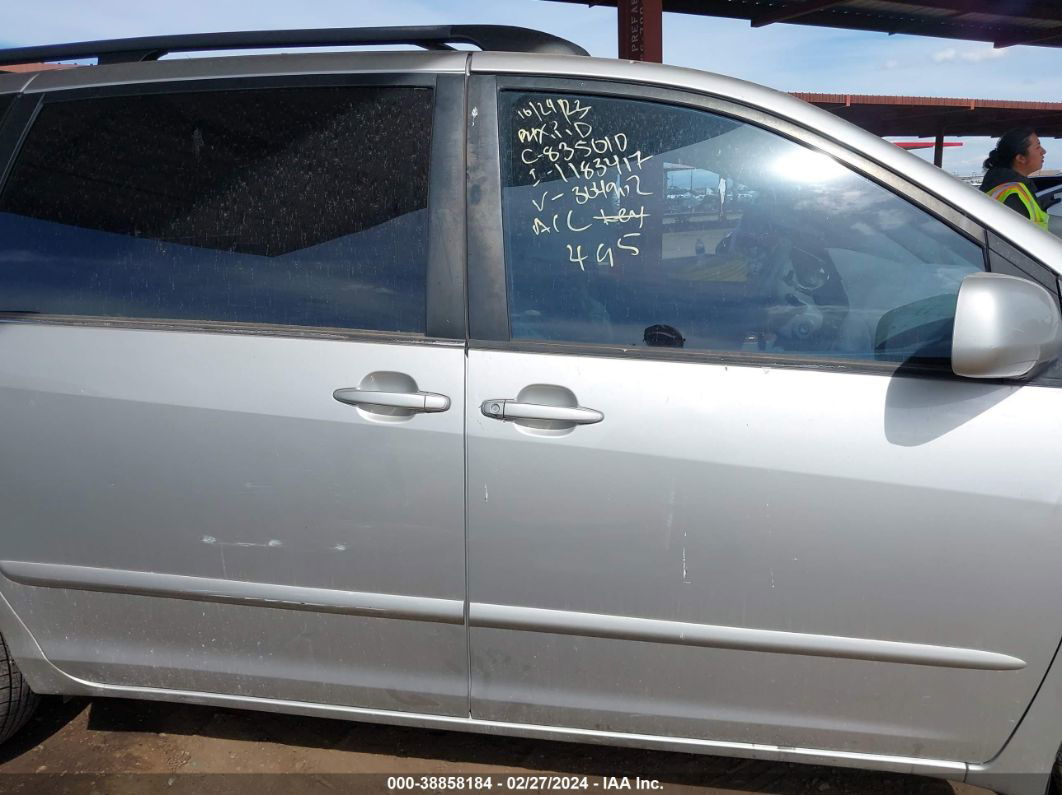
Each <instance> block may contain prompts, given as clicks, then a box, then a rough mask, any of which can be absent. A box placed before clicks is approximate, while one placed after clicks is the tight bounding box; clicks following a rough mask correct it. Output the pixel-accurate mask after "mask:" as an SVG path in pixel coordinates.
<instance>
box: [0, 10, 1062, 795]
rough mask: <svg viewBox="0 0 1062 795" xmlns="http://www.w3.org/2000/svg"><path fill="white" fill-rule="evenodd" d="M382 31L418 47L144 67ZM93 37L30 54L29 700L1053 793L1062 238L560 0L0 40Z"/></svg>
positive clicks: (835, 123) (24, 697)
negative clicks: (286, 24) (450, 18)
mask: <svg viewBox="0 0 1062 795" xmlns="http://www.w3.org/2000/svg"><path fill="white" fill-rule="evenodd" d="M380 41H385V42H411V43H416V44H421V45H423V46H425V47H426V48H428V51H426V52H414V51H396V52H339V53H309V54H307V53H300V54H295V55H248V56H240V57H195V58H185V59H175V60H165V59H163V60H159V57H160V56H161V55H163V54H165V53H166V52H174V51H182V50H185V51H204V50H211V49H233V48H236V47H266V46H295V45H300V44H354V43H363V42H380ZM453 41H474V42H476V43H478V44H480V45H481V46H482V47H483V49H482V50H479V51H459V50H448V49H446V45H447V43H448V42H453ZM499 50H502V51H499ZM521 50H522V51H521ZM91 57H95V58H98V60H99V65H94V66H82V67H77V68H72V69H64V70H54V71H41V72H33V73H20V74H8V75H0V116H2V122H0V180H2V182H0V303H2V305H0V311H2V318H0V319H2V321H3V322H2V323H0V422H2V427H3V430H4V434H3V445H2V454H0V506H2V511H0V632H2V635H3V642H4V644H6V646H4V647H3V648H4V655H3V657H4V658H5V660H6V664H7V665H8V666H10V667H9V669H8V670H9V677H10V679H9V681H8V685H7V691H6V692H7V693H8V694H9V697H8V698H7V699H5V701H4V703H3V704H0V717H2V718H3V720H2V725H3V730H4V733H5V734H10V733H11V732H13V731H14V730H15V729H17V728H18V725H19V724H20V723H22V722H23V721H24V720H25V718H26V716H27V715H28V713H29V710H30V709H31V707H32V705H33V701H34V697H33V693H64V694H82V695H89V696H121V697H125V698H142V699H156V700H172V701H182V702H193V703H200V704H215V705H227V706H240V707H246V708H249V709H258V710H272V711H282V712H294V713H300V714H307V715H322V716H331V717H346V718H350V719H352V720H359V721H377V722H385V723H395V724H405V725H414V726H427V727H438V728H447V729H464V730H468V731H473V732H495V733H510V734H518V735H525V736H533V737H543V738H553V739H565V740H577V741H585V742H597V743H611V744H617V745H630V746H643V747H651V748H661V749H671V750H680V751H688V752H700V753H707V754H722V755H727V756H737V757H755V758H770V759H780V760H788V761H797V762H815V763H820V764H832V765H842V766H853V767H862V768H872V769H880V770H892V771H909V772H914V773H920V774H923V775H930V776H938V777H942V778H947V779H952V780H956V781H969V782H972V783H975V784H980V785H982V786H985V787H989V788H994V789H997V790H998V791H1000V792H1004V793H1013V795H1032V794H1033V793H1037V794H1038V793H1042V792H1043V791H1044V790H1045V788H1046V787H1047V786H1048V783H1049V778H1050V776H1051V771H1052V763H1053V762H1054V759H1055V754H1056V751H1057V749H1058V747H1059V744H1060V743H1062V663H1055V657H1056V654H1057V652H1058V649H1059V643H1060V640H1062V576H1059V572H1060V570H1062V365H1060V364H1059V363H1058V361H1057V359H1056V357H1057V355H1058V353H1059V349H1060V341H1062V316H1060V310H1059V283H1058V273H1059V272H1060V271H1062V243H1060V242H1059V241H1058V240H1056V239H1055V238H1053V237H1051V236H1050V235H1048V234H1045V233H1044V232H1042V231H1040V230H1039V229H1037V228H1036V227H1035V226H1034V225H1033V224H1030V223H1029V222H1028V221H1026V220H1024V219H1022V218H1021V217H1020V216H1019V215H1018V214H1016V213H1013V212H1012V211H1010V210H1008V209H1007V208H1005V207H1003V206H1002V205H1000V204H998V203H996V202H994V201H992V200H991V199H989V198H988V197H986V196H984V195H982V194H980V193H979V192H978V191H976V190H975V189H972V188H970V187H968V186H966V185H964V184H962V183H961V182H959V181H957V180H955V179H953V178H952V177H950V176H948V175H947V174H945V173H943V172H941V171H939V170H937V169H935V168H934V167H932V166H930V165H928V164H927V163H925V162H923V161H921V160H919V159H917V158H915V157H913V156H911V155H909V154H907V153H905V152H903V151H901V150H900V149H898V148H897V147H895V146H893V145H891V144H889V143H887V142H885V141H883V140H881V139H879V138H876V137H874V136H873V135H870V134H869V133H866V132H864V131H862V130H860V129H857V128H855V127H853V126H851V125H849V124H847V123H845V122H843V121H840V120H839V119H837V118H835V117H834V116H832V115H829V114H828V113H826V112H823V111H821V110H818V109H816V108H814V107H812V106H810V105H807V104H804V103H803V102H801V101H799V100H796V99H794V98H792V97H789V96H787V95H784V94H780V93H777V92H774V91H771V90H769V89H766V88H762V87H759V86H756V85H752V84H749V83H745V82H741V81H738V80H734V79H730V78H726V77H721V76H717V75H711V74H705V73H702V72H697V71H692V70H687V69H678V68H672V67H667V66H659V65H652V64H644V63H633V62H624V61H614V60H603V59H592V58H588V57H585V56H584V55H580V54H579V50H578V48H577V47H575V46H574V45H570V44H567V43H565V42H560V41H558V40H555V39H553V38H552V37H549V36H545V35H543V34H536V33H533V32H530V31H522V30H518V29H505V28H489V27H458V26H454V27H451V28H416V29H412V28H411V29H387V30H381V29H373V30H346V31H310V32H290V31H283V32H279V33H256V34H245V35H243V36H242V37H241V36H240V35H239V34H213V35H210V36H189V37H168V38H167V37H163V38H156V39H144V40H126V41H117V42H96V43H91V44H85V45H65V46H60V47H46V48H34V49H30V50H12V51H6V52H0V61H2V62H6V63H12V62H16V61H45V60H62V59H72V58H91ZM680 195H681V196H683V197H687V196H688V200H685V201H684V202H681V203H680V202H676V201H675V200H674V198H673V197H675V196H680ZM669 196H670V197H672V199H670V200H669V198H668V197H669ZM1056 389H1059V390H1060V391H1058V392H1056V391H1055V390H1056ZM1056 467H1058V469H1056ZM31 691H32V692H31ZM5 709H6V712H4V710H5Z"/></svg>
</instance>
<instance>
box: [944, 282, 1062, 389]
mask: <svg viewBox="0 0 1062 795" xmlns="http://www.w3.org/2000/svg"><path fill="white" fill-rule="evenodd" d="M1060 350H1062V317H1060V315H1059V308H1058V303H1057V301H1056V300H1055V299H1054V298H1053V297H1052V296H1051V294H1050V293H1049V292H1047V290H1045V289H1044V288H1043V287H1041V286H1040V285H1038V284H1034V283H1032V282H1030V281H1027V280H1026V279H1020V278H1018V277H1016V276H1006V275H1004V274H1001V273H974V274H971V275H969V276H967V277H966V278H965V279H963V280H962V286H961V287H960V288H959V297H958V303H957V305H956V307H955V328H954V332H953V335H952V344H951V369H952V370H953V371H954V372H955V374H956V375H961V376H965V377H967V378H1024V377H1027V376H1029V375H1032V374H1033V373H1034V372H1035V371H1036V370H1039V369H1040V368H1041V367H1043V366H1044V365H1046V364H1048V363H1050V362H1051V361H1052V360H1054V358H1055V357H1056V356H1058V354H1059V351H1060Z"/></svg>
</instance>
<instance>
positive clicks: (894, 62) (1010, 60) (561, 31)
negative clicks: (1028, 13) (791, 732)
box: [0, 0, 1062, 174]
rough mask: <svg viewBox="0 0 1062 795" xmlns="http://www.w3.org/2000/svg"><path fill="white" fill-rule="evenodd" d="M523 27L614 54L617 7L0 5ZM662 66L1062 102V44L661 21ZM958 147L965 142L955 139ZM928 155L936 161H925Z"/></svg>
mask: <svg viewBox="0 0 1062 795" xmlns="http://www.w3.org/2000/svg"><path fill="white" fill-rule="evenodd" d="M461 22H464V23H487V24H491V23H492V24H506V25H522V26H525V27H534V28H538V29H540V30H546V31H549V32H550V33H554V34H556V35H558V36H563V37H564V38H567V39H571V40H572V41H575V42H577V43H579V44H581V45H582V46H583V47H585V48H586V49H587V50H589V51H590V53H591V54H592V55H597V56H602V57H607V58H614V57H616V12H615V9H610V8H602V7H596V8H590V7H587V6H582V5H575V4H568V3H553V2H546V1H545V0H450V1H449V2H445V1H443V0H436V2H432V1H431V0H386V2H379V1H378V0H306V1H305V2H302V3H292V2H290V0H288V2H278V0H257V2H255V3H254V4H250V3H247V2H246V0H181V2H172V1H171V0H154V2H143V1H142V0H141V2H136V3H134V2H131V1H130V0H124V1H123V0H93V2H85V1H84V0H79V1H78V2H73V0H44V2H38V3H13V2H12V3H6V4H4V8H0V46H22V45H30V44H49V43H56V42H63V41H78V40H85V39H97V38H117V37H123V36H145V35H153V34H161V33H193V32H205V31H217V30H247V29H256V28H257V29H261V28H298V27H354V26H359V25H417V24H443V23H461ZM664 60H665V61H666V62H667V63H672V64H677V65H680V66H690V67H693V68H696V69H704V70H706V71H711V72H721V73H724V74H729V75H733V76H735V77H740V78H743V79H746V80H752V81H754V82H757V83H763V84H765V85H768V86H771V87H773V88H778V89H782V90H785V91H821V92H839V93H851V94H904V95H917V96H951V97H977V98H982V99H1022V100H1045V101H1060V100H1062V49H1055V48H1045V47H1012V48H1008V49H1006V50H993V49H992V47H991V45H989V44H986V43H981V42H964V41H953V40H947V39H931V38H924V37H916V36H887V35H885V34H881V33H858V32H852V31H842V30H833V29H830V28H808V27H802V26H799V25H785V24H778V25H770V26H768V27H766V28H758V29H753V28H751V27H750V26H749V23H748V22H740V21H736V20H726V19H712V18H709V17H696V16H690V15H684V14H665V15H664ZM950 140H958V139H950ZM961 140H963V141H964V144H965V145H964V146H962V147H956V148H952V149H948V150H945V159H944V167H945V168H947V169H948V170H949V171H953V172H955V173H959V174H971V173H979V171H980V163H981V161H982V160H983V159H984V157H985V155H986V154H987V152H988V149H989V148H991V142H990V141H989V140H988V139H984V138H966V139H961ZM1044 145H1045V146H1046V148H1047V150H1048V154H1047V158H1046V160H1045V167H1046V168H1062V141H1059V140H1056V139H1047V140H1045V141H1044ZM926 156H927V157H931V155H929V154H927V155H926Z"/></svg>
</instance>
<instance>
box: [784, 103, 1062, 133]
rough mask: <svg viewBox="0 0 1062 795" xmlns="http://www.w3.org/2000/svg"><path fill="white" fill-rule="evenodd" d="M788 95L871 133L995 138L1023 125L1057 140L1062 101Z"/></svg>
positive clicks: (1060, 126) (1060, 128) (1061, 127)
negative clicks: (816, 106) (985, 136)
mask: <svg viewBox="0 0 1062 795" xmlns="http://www.w3.org/2000/svg"><path fill="white" fill-rule="evenodd" d="M792 94H793V96H795V97H799V98H800V99H802V100H804V101H805V102H810V103H812V104H814V105H818V106H819V107H821V108H824V109H825V110H828V111H830V112H831V113H833V114H835V115H837V116H840V117H841V118H843V119H846V120H848V121H850V122H852V123H853V124H858V125H859V126H860V127H862V128H864V129H866V130H869V131H870V132H872V133H875V134H876V135H914V136H922V137H930V136H934V135H938V134H941V135H989V136H993V137H995V136H998V135H1002V134H1003V133H1004V132H1006V131H1007V130H1009V129H1010V128H1012V127H1024V126H1027V127H1032V128H1033V129H1035V130H1036V131H1037V133H1039V134H1040V135H1041V136H1045V137H1049V138H1053V137H1062V102H1024V101H1017V100H1007V99H968V98H962V97H897V96H879V95H873V94H820V93H814V92H808V91H794V92H792Z"/></svg>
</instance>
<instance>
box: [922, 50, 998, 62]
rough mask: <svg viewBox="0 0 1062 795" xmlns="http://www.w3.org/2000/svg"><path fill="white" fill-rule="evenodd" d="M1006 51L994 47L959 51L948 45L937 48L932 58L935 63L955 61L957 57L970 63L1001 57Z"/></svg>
mask: <svg viewBox="0 0 1062 795" xmlns="http://www.w3.org/2000/svg"><path fill="white" fill-rule="evenodd" d="M1007 52H1008V51H1007V50H997V49H995V48H994V47H989V48H988V49H983V50H966V51H965V52H959V51H958V50H956V49H955V48H954V47H948V48H947V49H946V50H938V51H937V52H935V53H933V55H932V58H933V61H934V62H936V63H945V62H947V61H955V60H958V59H959V58H961V59H962V60H964V61H969V62H970V63H977V62H979V61H989V60H992V59H994V58H1002V57H1003V56H1004V55H1006V54H1007Z"/></svg>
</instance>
